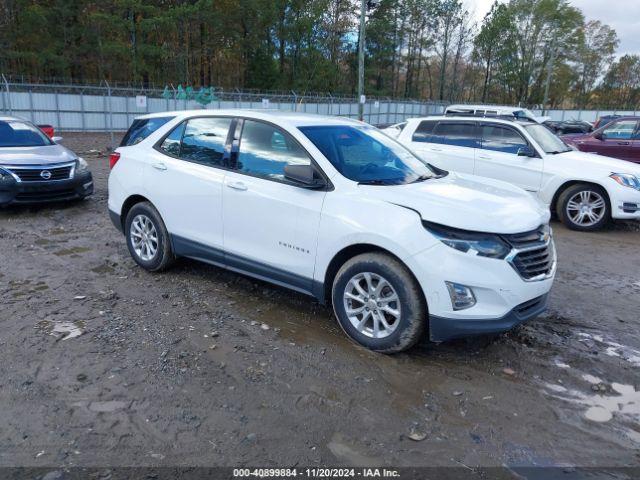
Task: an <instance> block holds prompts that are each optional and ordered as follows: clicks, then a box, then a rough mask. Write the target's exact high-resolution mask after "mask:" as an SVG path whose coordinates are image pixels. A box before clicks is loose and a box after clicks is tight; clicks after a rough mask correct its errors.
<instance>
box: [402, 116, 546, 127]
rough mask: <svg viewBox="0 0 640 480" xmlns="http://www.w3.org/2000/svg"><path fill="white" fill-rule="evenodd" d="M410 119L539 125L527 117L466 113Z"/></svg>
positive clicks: (413, 119)
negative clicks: (487, 115) (475, 115)
mask: <svg viewBox="0 0 640 480" xmlns="http://www.w3.org/2000/svg"><path fill="white" fill-rule="evenodd" d="M410 120H411V121H419V122H421V121H423V120H431V121H461V122H485V123H486V122H491V123H504V124H505V125H513V124H514V123H516V124H518V125H523V126H524V125H539V124H538V123H536V122H534V121H533V120H527V119H519V118H518V119H516V118H513V119H511V118H504V117H469V116H466V115H458V116H456V115H447V116H444V115H436V116H434V115H432V116H430V117H415V118H411V119H410Z"/></svg>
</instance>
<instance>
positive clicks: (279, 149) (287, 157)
mask: <svg viewBox="0 0 640 480" xmlns="http://www.w3.org/2000/svg"><path fill="white" fill-rule="evenodd" d="M287 165H311V159H310V158H309V156H308V155H307V152H305V151H304V149H303V148H302V147H301V146H300V145H299V144H298V142H296V141H295V140H294V139H293V138H292V137H291V136H290V135H288V134H286V133H284V132H282V131H280V130H278V129H277V128H276V127H274V126H272V125H269V124H268V123H263V122H257V121H254V120H245V121H244V126H243V127H242V134H241V137H240V150H239V153H238V163H237V170H238V171H239V172H242V173H246V174H249V175H254V176H257V177H263V178H267V179H270V180H279V181H287V182H288V180H285V177H284V167H285V166H287Z"/></svg>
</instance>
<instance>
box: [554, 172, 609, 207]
mask: <svg viewBox="0 0 640 480" xmlns="http://www.w3.org/2000/svg"><path fill="white" fill-rule="evenodd" d="M574 185H593V186H595V187H598V188H600V189H601V190H602V191H603V192H604V194H605V196H606V199H607V202H608V203H609V210H610V211H612V209H613V206H612V205H611V197H610V196H609V192H608V191H607V189H606V188H605V186H604V185H600V184H599V183H597V182H592V181H588V180H568V181H566V182H564V183H563V184H562V185H560V186H559V187H558V188H557V189H556V192H555V193H554V194H553V198H552V200H551V204H550V205H549V206H550V208H551V211H552V212H553V213H555V214H556V215H557V214H558V211H557V206H558V199H559V198H560V195H562V194H563V192H564V191H565V190H566V189H567V188H570V187H573V186H574Z"/></svg>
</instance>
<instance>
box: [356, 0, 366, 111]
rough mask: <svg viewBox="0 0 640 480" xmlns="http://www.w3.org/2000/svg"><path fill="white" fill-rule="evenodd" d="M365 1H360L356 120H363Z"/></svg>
mask: <svg viewBox="0 0 640 480" xmlns="http://www.w3.org/2000/svg"><path fill="white" fill-rule="evenodd" d="M366 20H367V0H360V34H359V35H358V120H360V121H362V120H364V100H365V99H364V26H365V22H366Z"/></svg>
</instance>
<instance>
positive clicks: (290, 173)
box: [284, 165, 327, 188]
mask: <svg viewBox="0 0 640 480" xmlns="http://www.w3.org/2000/svg"><path fill="white" fill-rule="evenodd" d="M284 178H286V179H288V180H292V181H294V182H296V183H299V184H300V186H301V187H303V188H323V187H326V185H327V182H325V181H324V179H323V178H322V177H321V176H320V175H319V174H318V172H317V171H316V169H315V168H314V166H313V165H285V167H284Z"/></svg>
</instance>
